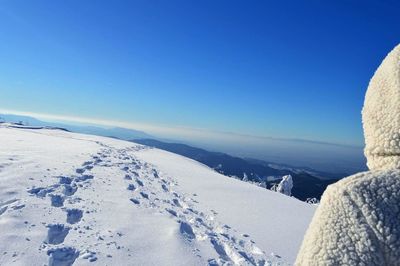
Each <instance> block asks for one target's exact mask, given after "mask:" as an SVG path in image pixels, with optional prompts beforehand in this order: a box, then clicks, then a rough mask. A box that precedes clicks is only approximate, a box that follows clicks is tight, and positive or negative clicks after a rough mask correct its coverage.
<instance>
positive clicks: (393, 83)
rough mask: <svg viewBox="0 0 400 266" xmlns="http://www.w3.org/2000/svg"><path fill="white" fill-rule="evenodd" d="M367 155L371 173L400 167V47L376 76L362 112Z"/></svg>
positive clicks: (391, 53) (382, 64) (396, 48)
mask: <svg viewBox="0 0 400 266" xmlns="http://www.w3.org/2000/svg"><path fill="white" fill-rule="evenodd" d="M362 118H363V127H364V135H365V144H366V147H365V150H364V153H365V156H366V157H367V161H368V162H367V165H368V167H369V168H370V169H371V170H388V169H399V168H400V44H399V45H397V46H396V47H395V48H394V49H393V50H392V51H391V52H390V53H389V54H388V55H387V56H386V58H385V59H384V60H383V62H382V63H381V65H380V66H379V68H378V69H377V70H376V72H375V74H374V76H373V77H372V79H371V81H370V83H369V86H368V90H367V93H366V96H365V102H364V108H363V111H362Z"/></svg>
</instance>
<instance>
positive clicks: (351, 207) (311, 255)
mask: <svg viewBox="0 0 400 266" xmlns="http://www.w3.org/2000/svg"><path fill="white" fill-rule="evenodd" d="M352 196H354V195H351V193H349V192H347V191H346V190H344V189H341V188H340V187H339V186H337V185H333V186H330V187H328V189H327V190H326V192H325V193H324V195H323V197H322V200H321V203H320V205H319V207H318V208H317V210H316V213H315V215H314V217H313V219H312V222H311V224H310V226H309V228H308V230H307V232H306V235H305V237H304V240H303V243H302V246H301V248H300V251H299V254H298V256H297V260H296V262H295V265H297V266H308V265H318V266H320V265H385V261H384V257H383V252H382V250H381V244H380V242H379V240H378V238H377V237H376V234H375V232H374V230H373V229H372V228H371V226H370V225H369V224H368V223H367V221H366V219H365V217H364V215H363V213H362V211H361V210H360V208H359V206H358V204H357V202H356V201H355V200H353V199H357V198H358V197H357V196H356V197H352Z"/></svg>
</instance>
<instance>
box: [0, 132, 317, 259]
mask: <svg viewBox="0 0 400 266" xmlns="http://www.w3.org/2000/svg"><path fill="white" fill-rule="evenodd" d="M0 139H1V145H0V232H1V234H0V254H1V256H0V265H57V266H58V265H286V264H290V263H292V262H293V261H294V259H295V256H296V253H297V250H298V248H299V247H300V243H301V240H302V236H303V235H304V233H305V230H306V227H307V225H308V223H309V222H310V220H311V217H312V215H313V214H314V211H315V207H314V206H311V205H309V204H306V203H304V202H301V201H299V200H297V199H294V198H290V197H286V196H284V195H281V194H279V193H273V192H271V191H268V190H265V189H262V188H259V187H257V186H254V185H251V184H247V183H245V182H241V181H239V180H235V179H232V178H228V177H225V176H223V175H220V174H219V173H217V172H215V171H213V170H212V169H210V168H208V167H206V166H204V165H202V164H200V163H197V162H195V161H193V160H190V159H187V158H185V157H182V156H179V155H176V154H173V153H169V152H165V151H161V150H157V149H152V148H149V147H145V146H142V145H138V144H135V143H132V142H126V141H121V140H117V139H111V138H105V137H96V136H90V135H82V134H74V133H70V132H64V131H60V130H49V129H26V128H24V129H22V128H17V127H15V126H13V127H12V128H10V127H8V126H7V125H4V124H3V125H0Z"/></svg>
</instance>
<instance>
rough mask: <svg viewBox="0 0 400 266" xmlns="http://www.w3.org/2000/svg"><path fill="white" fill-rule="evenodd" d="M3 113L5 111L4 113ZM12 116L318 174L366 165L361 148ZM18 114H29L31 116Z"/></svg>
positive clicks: (352, 170)
mask: <svg viewBox="0 0 400 266" xmlns="http://www.w3.org/2000/svg"><path fill="white" fill-rule="evenodd" d="M2 113H7V112H4V111H3V112H2ZM14 113H17V115H1V114H0V117H1V116H3V117H8V118H9V119H10V120H13V121H19V120H22V121H27V122H29V123H38V122H35V120H34V119H32V117H35V118H38V119H41V120H45V121H49V122H50V123H53V124H52V125H54V122H60V121H61V122H63V123H67V124H69V125H73V126H72V128H71V129H72V130H74V131H77V130H76V128H77V125H81V127H82V128H83V129H82V128H81V129H80V130H79V131H80V132H82V133H91V134H96V133H97V134H100V135H107V132H108V134H109V136H115V137H120V138H123V139H129V136H130V135H129V134H132V139H133V138H156V139H161V140H167V141H168V140H170V141H176V142H181V143H187V144H190V145H193V146H196V147H199V148H204V149H207V150H210V151H218V152H225V153H228V154H231V155H236V156H239V157H249V158H255V159H260V160H265V161H268V162H273V163H280V164H288V165H292V166H299V167H310V168H313V169H315V170H318V171H323V172H330V173H340V174H343V175H349V174H353V173H356V172H359V171H364V170H366V169H367V168H366V166H365V157H364V155H363V148H362V147H361V146H350V145H341V144H334V143H324V142H317V141H310V140H301V139H279V138H268V137H257V136H248V135H239V134H234V133H229V132H213V131H206V130H202V129H193V128H170V127H162V126H150V125H142V124H129V123H120V122H113V121H101V120H93V123H92V124H89V123H88V122H89V121H91V119H89V118H87V119H86V118H73V117H57V116H52V115H44V114H29V113H22V112H14ZM21 115H25V116H26V115H30V116H32V117H25V116H21ZM29 118H31V119H29ZM40 122H42V121H40ZM56 125H60V124H56ZM88 125H90V126H88ZM95 125H97V126H99V127H100V128H97V129H96V128H95V127H93V126H95ZM61 126H62V124H61ZM110 127H119V128H110ZM101 128H106V129H107V128H108V131H103V130H100V129H101ZM121 128H128V129H130V130H127V132H125V131H124V130H122V129H121ZM138 130H140V131H138ZM142 131H144V132H142ZM116 134H117V135H116ZM121 134H122V135H121ZM138 134H139V135H138ZM148 134H150V135H148Z"/></svg>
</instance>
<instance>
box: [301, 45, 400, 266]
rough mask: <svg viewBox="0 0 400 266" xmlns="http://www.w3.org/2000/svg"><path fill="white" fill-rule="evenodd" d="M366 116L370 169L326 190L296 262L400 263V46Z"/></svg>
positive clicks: (375, 86)
mask: <svg viewBox="0 0 400 266" xmlns="http://www.w3.org/2000/svg"><path fill="white" fill-rule="evenodd" d="M362 118H363V127H364V135H365V144H366V147H365V150H364V152H365V156H366V157H367V165H368V168H369V170H370V171H368V172H363V173H359V174H355V175H353V176H350V177H347V178H345V179H343V180H341V181H339V182H337V183H335V184H333V185H331V186H329V187H328V188H327V190H326V191H325V193H324V195H323V196H322V199H321V203H320V205H319V207H318V209H317V210H316V213H315V215H314V218H313V220H312V222H311V224H310V226H309V228H308V230H307V233H306V235H305V237H304V240H303V244H302V246H301V248H300V251H299V254H298V256H297V259H296V262H295V265H298V266H304V265H380V266H381V265H391V266H392V265H400V45H398V46H397V47H395V48H394V49H393V51H391V52H390V53H389V54H388V55H387V57H386V58H385V59H384V60H383V62H382V64H381V65H380V66H379V68H378V69H377V71H376V72H375V74H374V76H373V77H372V79H371V81H370V83H369V86H368V90H367V93H366V96H365V102H364V108H363V111H362Z"/></svg>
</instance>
